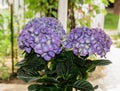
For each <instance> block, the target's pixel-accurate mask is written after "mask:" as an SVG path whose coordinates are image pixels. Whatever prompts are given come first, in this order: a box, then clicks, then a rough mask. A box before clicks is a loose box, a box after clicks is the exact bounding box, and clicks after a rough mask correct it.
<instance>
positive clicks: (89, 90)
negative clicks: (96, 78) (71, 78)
mask: <svg viewBox="0 0 120 91" xmlns="http://www.w3.org/2000/svg"><path fill="white" fill-rule="evenodd" d="M73 87H74V88H76V89H79V90H80V91H94V88H93V86H92V84H91V83H89V82H88V81H85V80H77V81H76V82H75V83H74V84H73Z"/></svg>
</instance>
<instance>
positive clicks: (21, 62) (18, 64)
mask: <svg viewBox="0 0 120 91" xmlns="http://www.w3.org/2000/svg"><path fill="white" fill-rule="evenodd" d="M25 63H26V60H22V61H20V62H18V63H16V66H18V67H21V66H24V65H25Z"/></svg>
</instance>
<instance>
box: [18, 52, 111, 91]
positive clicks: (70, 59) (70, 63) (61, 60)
mask: <svg viewBox="0 0 120 91" xmlns="http://www.w3.org/2000/svg"><path fill="white" fill-rule="evenodd" d="M110 63H111V62H110V61H109V60H103V59H101V60H89V59H88V55H87V56H85V57H78V56H76V55H74V54H73V52H72V51H66V50H63V51H62V52H61V53H60V54H59V55H56V57H54V58H53V59H52V60H51V61H49V62H46V61H45V60H43V59H42V58H40V57H37V56H36V54H35V53H34V52H31V53H30V54H26V55H25V59H24V60H22V61H21V62H18V63H17V64H16V65H17V66H19V67H20V68H19V69H18V72H17V73H18V78H20V79H22V80H23V81H25V82H33V81H34V82H37V83H38V84H33V85H31V86H29V87H28V90H29V91H72V88H75V89H78V90H80V91H94V89H96V88H97V86H95V87H93V86H92V84H91V83H89V82H88V81H86V79H87V78H88V73H89V72H93V71H94V70H95V68H96V66H104V65H108V64H110Z"/></svg>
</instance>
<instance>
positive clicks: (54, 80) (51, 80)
mask: <svg viewBox="0 0 120 91" xmlns="http://www.w3.org/2000/svg"><path fill="white" fill-rule="evenodd" d="M37 82H41V83H50V84H53V83H59V81H58V80H56V79H55V78H54V77H45V78H41V79H39V80H38V81H37Z"/></svg>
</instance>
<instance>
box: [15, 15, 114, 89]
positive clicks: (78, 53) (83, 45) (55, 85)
mask: <svg viewBox="0 0 120 91" xmlns="http://www.w3.org/2000/svg"><path fill="white" fill-rule="evenodd" d="M111 44H112V41H111V39H110V37H109V36H108V35H107V34H106V33H105V32H104V31H103V30H102V29H98V28H87V27H82V28H75V29H72V31H71V32H70V33H68V34H67V33H65V30H64V29H63V27H62V25H61V24H60V22H59V21H58V20H57V19H55V18H52V17H44V18H35V19H33V20H32V21H30V22H28V23H27V24H26V26H25V28H24V29H23V31H22V32H21V33H20V35H19V37H18V45H19V47H20V49H22V50H24V53H25V57H24V59H23V60H22V61H20V62H18V63H17V64H16V65H17V66H19V69H18V71H17V74H18V78H20V79H22V80H23V81H25V82H35V84H32V85H30V86H29V87H28V90H29V91H72V89H73V88H74V89H76V91H77V89H78V90H80V91H94V90H95V89H96V88H97V86H93V85H92V84H91V83H90V82H89V81H87V78H88V74H89V73H90V72H93V71H94V70H95V68H96V66H104V65H108V64H110V63H111V62H110V61H109V60H106V59H96V60H92V59H90V58H89V56H91V55H100V57H105V55H106V53H107V52H109V51H110V46H111Z"/></svg>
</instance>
